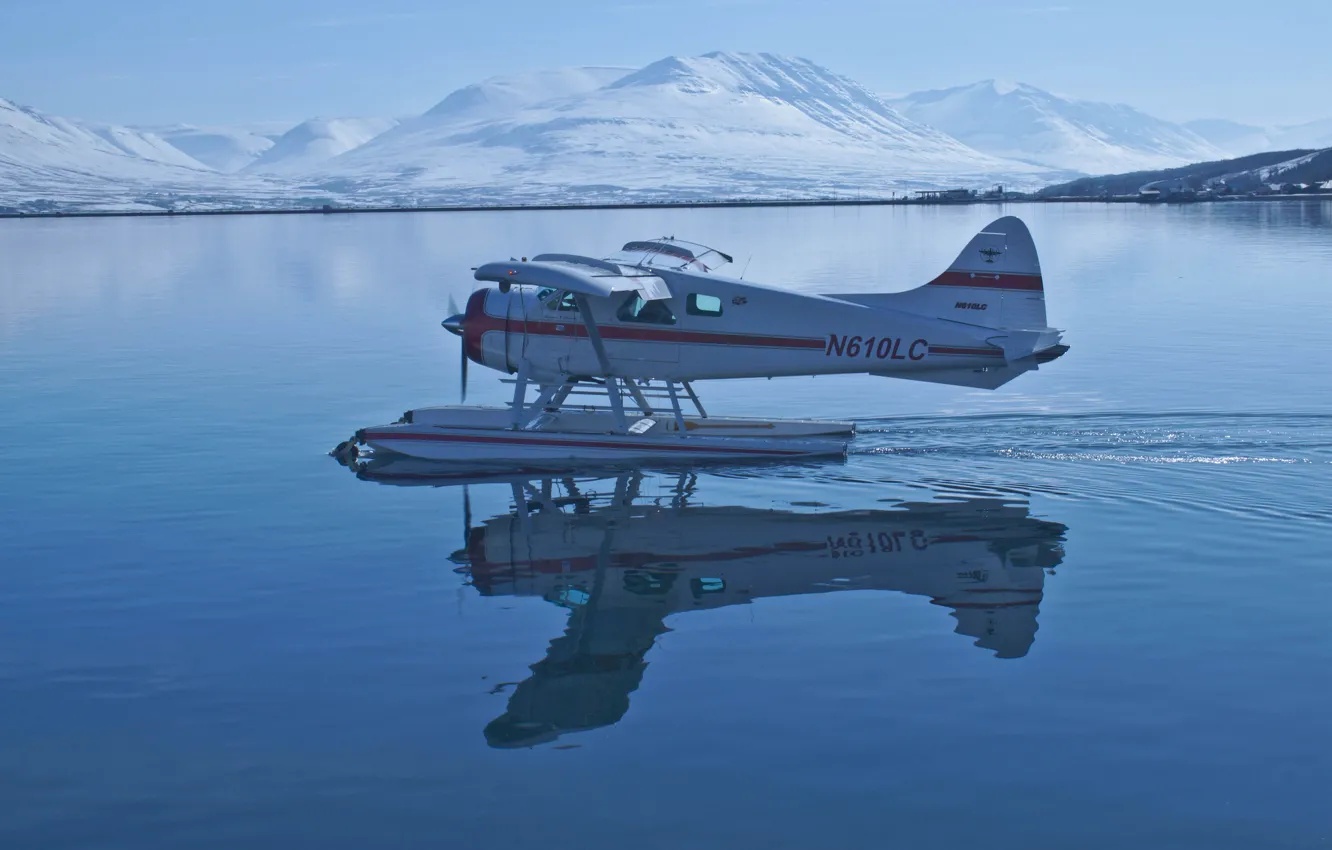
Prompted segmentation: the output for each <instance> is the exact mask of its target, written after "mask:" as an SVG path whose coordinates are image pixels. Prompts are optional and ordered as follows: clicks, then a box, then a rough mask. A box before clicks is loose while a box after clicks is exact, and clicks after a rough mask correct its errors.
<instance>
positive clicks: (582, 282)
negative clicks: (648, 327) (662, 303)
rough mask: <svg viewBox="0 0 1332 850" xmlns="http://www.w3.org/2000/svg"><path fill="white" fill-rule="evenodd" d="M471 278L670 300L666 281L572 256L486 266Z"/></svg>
mask: <svg viewBox="0 0 1332 850" xmlns="http://www.w3.org/2000/svg"><path fill="white" fill-rule="evenodd" d="M626 271H629V273H628V274H626V273H625V272H626ZM473 277H475V278H476V279H477V280H488V281H494V282H495V283H499V284H505V283H508V284H510V285H517V286H548V287H550V288H551V289H560V290H564V291H566V292H576V293H578V294H580V295H593V296H596V297H599V298H608V297H610V296H611V295H613V294H614V293H616V292H637V293H638V294H639V295H640V296H642V298H643V300H644V301H658V300H661V299H665V298H670V297H671V290H670V288H669V287H667V286H666V281H664V280H662V279H661V278H660V277H657V276H656V275H650V274H635V273H633V270H626V269H623V268H622V267H620V266H618V265H616V264H615V263H611V262H607V261H606V260H594V259H592V258H591V257H579V256H576V255H574V254H540V255H538V256H536V257H534V258H533V259H532V260H531V261H528V262H516V261H513V260H510V261H508V262H501V263H486V264H485V265H483V266H480V267H479V268H477V270H476V272H475V273H474V275H473Z"/></svg>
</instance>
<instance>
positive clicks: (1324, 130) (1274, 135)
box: [1184, 118, 1332, 156]
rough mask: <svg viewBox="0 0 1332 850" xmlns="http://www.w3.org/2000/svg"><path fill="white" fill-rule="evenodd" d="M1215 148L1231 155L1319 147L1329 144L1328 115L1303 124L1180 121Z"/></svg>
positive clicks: (1331, 140)
mask: <svg viewBox="0 0 1332 850" xmlns="http://www.w3.org/2000/svg"><path fill="white" fill-rule="evenodd" d="M1184 126H1185V127H1188V128H1189V129H1190V130H1192V131H1193V132H1195V133H1197V134H1198V135H1199V136H1202V137H1203V138H1204V139H1206V140H1207V141H1209V142H1211V143H1212V144H1214V145H1216V146H1217V147H1218V148H1221V149H1222V150H1224V151H1226V152H1227V153H1230V154H1232V155H1234V156H1245V155H1247V154H1251V153H1260V152H1262V151H1280V150H1295V149H1297V148H1308V149H1311V150H1320V149H1322V148H1330V147H1332V118H1324V119H1322V120H1321V121H1310V122H1309V123H1307V124H1286V125H1277V126H1273V127H1259V126H1256V125H1253V124H1240V123H1239V122H1236V121H1227V120H1225V119H1216V118H1210V119H1203V120H1199V121H1189V122H1188V123H1187V124H1185V125H1184Z"/></svg>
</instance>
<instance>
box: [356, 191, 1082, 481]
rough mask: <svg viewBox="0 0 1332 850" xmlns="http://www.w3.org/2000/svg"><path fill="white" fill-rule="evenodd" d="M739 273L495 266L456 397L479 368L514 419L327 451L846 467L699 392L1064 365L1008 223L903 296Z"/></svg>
mask: <svg viewBox="0 0 1332 850" xmlns="http://www.w3.org/2000/svg"><path fill="white" fill-rule="evenodd" d="M730 261H731V258H730V257H728V256H727V255H725V254H723V253H721V252H720V251H716V250H713V249H711V248H707V247H705V246H702V245H695V244H693V243H688V242H682V241H679V240H675V239H658V240H649V241H643V242H630V243H628V244H627V245H625V246H624V247H623V248H622V249H621V250H620V251H619V252H618V253H616V254H614V255H613V256H611V257H608V258H606V259H594V258H591V257H581V256H575V255H572V254H542V255H539V256H536V257H534V258H533V259H532V260H531V261H528V260H527V258H523V259H522V260H521V261H518V260H510V261H508V262H499V263H487V264H485V265H483V266H481V267H479V268H477V269H476V273H475V277H476V279H477V280H481V281H488V282H490V283H492V284H494V285H493V286H489V287H487V288H483V289H478V290H477V291H475V292H473V293H472V295H471V297H470V298H468V300H467V307H466V309H465V310H464V311H462V312H461V313H457V311H456V310H455V313H456V315H453V316H451V317H450V318H449V319H447V320H446V321H445V322H444V323H443V324H444V327H445V328H447V329H448V330H450V331H451V332H453V333H455V334H457V335H458V336H460V337H462V343H463V359H462V381H463V390H464V394H465V392H466V381H467V361H468V360H471V361H473V362H476V363H479V364H481V365H483V366H488V367H490V368H492V369H496V370H499V371H501V372H504V373H507V374H512V375H514V378H513V379H512V383H513V385H514V389H513V400H512V401H511V402H510V403H509V405H508V407H507V408H500V407H477V406H470V407H469V406H461V405H459V406H448V407H425V408H417V409H415V410H409V411H407V412H406V413H405V414H404V415H403V417H402V418H401V419H400V420H398V421H397V422H395V423H393V424H390V425H381V426H378V427H372V428H364V429H362V430H360V431H357V432H356V434H355V435H354V437H353V438H352V439H351V440H348V441H347V442H345V443H343V444H341V445H339V446H338V448H337V449H335V450H334V452H335V454H337V455H338V456H340V457H343V458H344V459H345V458H348V457H355V455H356V454H357V453H358V452H359V451H360V447H361V446H369V447H372V448H374V449H380V450H386V451H392V452H397V453H401V454H406V455H411V456H415V457H423V458H432V459H439V460H480V461H493V460H505V461H515V460H516V461H520V462H521V461H542V460H549V459H567V458H578V459H582V460H589V459H628V460H639V459H645V458H654V459H662V458H675V459H699V458H729V459H739V458H753V457H794V456H801V455H829V454H842V453H844V452H845V451H846V447H847V443H848V441H849V440H850V439H851V437H852V435H853V434H854V426H853V425H852V424H851V423H849V422H821V421H812V420H790V419H786V420H768V419H744V418H733V417H718V416H708V414H707V412H706V411H705V410H704V408H703V405H702V403H701V402H700V401H699V398H698V395H697V393H695V391H694V388H693V385H692V382H693V381H698V380H704V379H715V378H746V377H777V376H789V375H830V374H848V373H859V372H866V373H869V374H871V375H878V376H882V377H886V378H909V379H911V380H917V381H929V382H933V383H941V384H954V385H959V386H967V387H979V388H984V389H995V388H997V387H999V386H1001V385H1002V384H1005V383H1007V382H1008V381H1011V380H1013V379H1014V378H1015V377H1017V376H1018V375H1021V374H1022V373H1024V372H1029V371H1032V370H1034V369H1036V368H1037V367H1038V366H1039V365H1040V364H1043V363H1046V362H1048V361H1050V360H1053V359H1054V358H1056V357H1059V356H1060V355H1062V354H1063V353H1064V352H1065V351H1067V346H1065V345H1061V344H1060V342H1059V339H1060V331H1057V330H1055V329H1053V328H1051V327H1049V326H1048V325H1047V323H1046V318H1045V293H1044V285H1043V282H1042V279H1041V269H1040V263H1039V261H1038V260H1037V256H1036V246H1035V243H1034V242H1033V241H1032V238H1031V234H1030V233H1029V232H1028V231H1027V228H1026V226H1025V225H1024V224H1023V223H1022V222H1021V221H1020V220H1018V219H1017V218H1013V217H1011V216H1010V217H1007V218H1001V219H999V220H998V221H995V222H993V223H992V224H990V225H989V226H988V227H987V228H986V229H985V230H983V231H981V232H980V233H978V234H976V236H975V237H974V238H973V239H972V240H971V242H970V243H969V244H968V245H967V247H966V248H965V249H964V250H963V251H962V253H961V255H960V256H959V257H958V258H957V260H956V261H955V262H954V263H953V265H952V266H950V267H949V268H948V270H947V271H945V272H944V273H943V274H941V275H939V276H938V277H937V278H935V279H934V280H932V281H930V282H929V283H927V284H925V285H924V286H921V287H918V288H916V289H912V290H909V291H906V292H898V293H890V294H883V293H878V294H837V295H813V294H803V293H797V292H791V291H787V290H782V289H776V288H773V287H768V286H762V285H759V284H754V283H749V282H746V281H742V280H736V279H734V278H729V277H722V276H719V275H717V274H714V273H713V272H714V270H715V269H716V268H717V267H719V266H721V265H724V264H726V263H729V262H730ZM530 392H534V393H535V397H534V398H531V399H529V393H530ZM571 399H572V400H571ZM584 402H596V403H595V404H594V403H586V404H585V403H584ZM686 404H688V405H689V406H691V407H692V408H693V412H692V413H688V414H687V413H686V412H685V405H686Z"/></svg>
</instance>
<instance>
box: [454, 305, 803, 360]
mask: <svg viewBox="0 0 1332 850" xmlns="http://www.w3.org/2000/svg"><path fill="white" fill-rule="evenodd" d="M479 292H480V293H481V296H482V297H481V299H480V301H481V302H484V300H485V296H484V292H485V291H484V290H480V291H479ZM476 299H477V293H473V294H472V298H470V299H468V301H467V319H466V326H465V333H464V337H463V338H464V340H467V341H468V349H469V356H471V355H470V351H471V350H472V345H471V343H470V340H472V339H475V340H476V343H475V351H476V354H477V355H478V356H477V357H472V359H473V360H475V361H476V362H477V363H480V362H481V361H480V359H479V355H480V353H481V336H482V334H486V333H490V332H491V331H504V330H506V327H505V324H506V322H505V320H504V319H503V318H501V317H499V316H492V315H491V314H490V313H487V312H486V311H485V310H484V309H478V310H476V311H475V312H473V309H472V306H473V301H474V300H476ZM509 324H511V325H512V327H510V328H507V329H508V330H511V331H513V332H514V333H528V334H531V335H533V336H562V337H573V338H575V339H587V338H588V335H587V327H586V326H585V325H584V324H583V320H582V317H581V316H579V315H577V314H576V313H574V314H570V316H569V318H568V319H567V320H565V321H563V322H552V321H547V320H545V319H535V320H534V319H526V320H524V319H522V318H519V317H515V318H513V319H510V320H509ZM597 330H598V331H599V332H600V333H601V338H602V339H604V340H612V341H617V342H618V341H628V342H668V343H694V344H699V345H746V346H754V347H760V348H803V349H809V350H811V351H813V350H815V349H817V350H819V351H822V350H823V349H824V347H825V346H826V345H827V341H826V340H824V339H823V338H822V337H820V338H819V339H810V338H808V337H790V336H767V335H763V334H744V333H722V332H716V331H682V330H672V329H669V328H652V327H630V326H626V325H611V324H601V323H598V324H597Z"/></svg>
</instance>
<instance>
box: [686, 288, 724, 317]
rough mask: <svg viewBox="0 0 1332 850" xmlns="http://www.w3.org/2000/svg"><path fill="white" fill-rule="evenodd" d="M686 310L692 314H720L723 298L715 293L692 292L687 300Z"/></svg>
mask: <svg viewBox="0 0 1332 850" xmlns="http://www.w3.org/2000/svg"><path fill="white" fill-rule="evenodd" d="M685 312H686V313H688V314H689V315H691V316H720V315H721V314H722V303H721V299H720V298H718V297H717V296H715V295H700V294H698V293H697V292H694V293H690V295H689V298H688V299H686V300H685Z"/></svg>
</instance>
